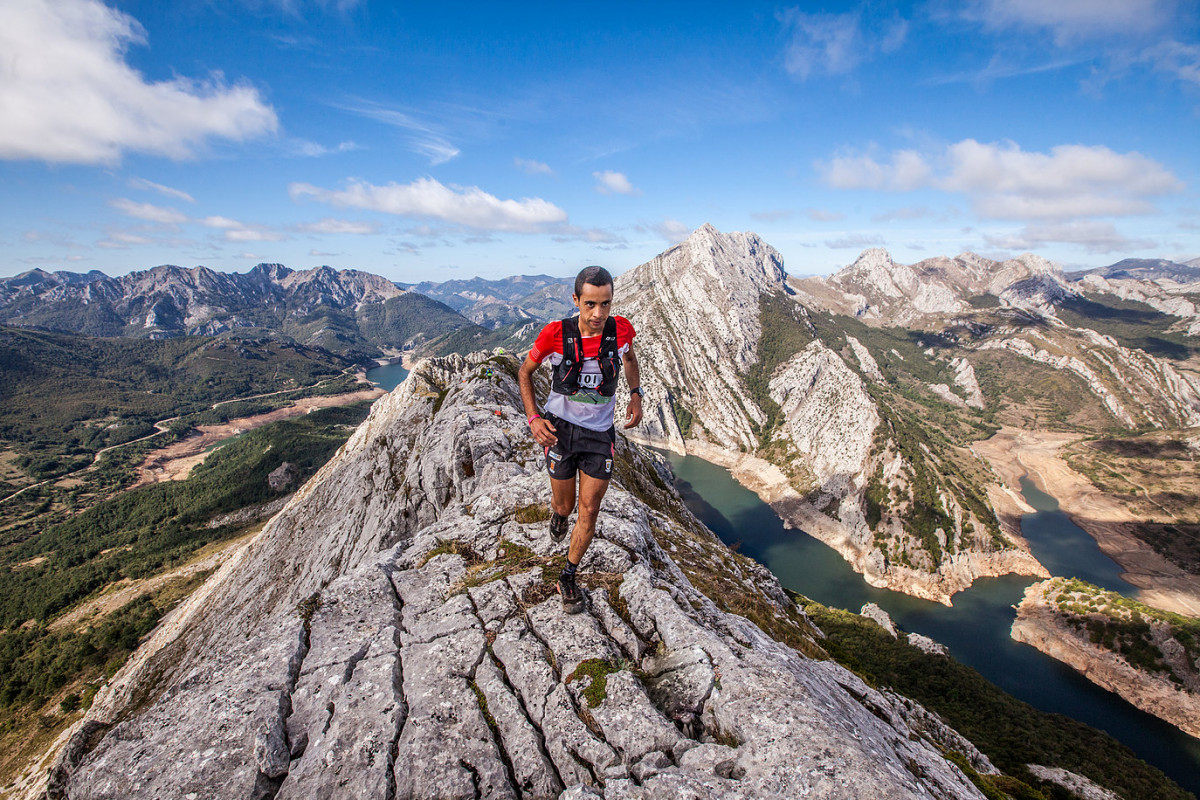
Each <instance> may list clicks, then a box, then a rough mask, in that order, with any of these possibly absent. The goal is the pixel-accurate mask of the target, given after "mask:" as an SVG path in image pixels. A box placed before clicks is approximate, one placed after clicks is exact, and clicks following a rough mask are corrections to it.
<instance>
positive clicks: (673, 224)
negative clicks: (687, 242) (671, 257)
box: [650, 217, 692, 244]
mask: <svg viewBox="0 0 1200 800" xmlns="http://www.w3.org/2000/svg"><path fill="white" fill-rule="evenodd" d="M650 229H651V230H652V231H654V232H655V233H657V234H658V235H659V236H661V237H662V238H664V239H666V240H667V241H668V242H669V243H671V244H676V243H678V242H682V241H683V240H684V239H686V238H687V237H688V234H690V233H691V232H692V229H691V228H689V227H688V226H687V225H685V224H684V223H682V222H680V221H679V220H677V219H671V218H670V217H667V218H666V219H664V220H663V221H662V222H659V223H657V224H655V225H651V226H650Z"/></svg>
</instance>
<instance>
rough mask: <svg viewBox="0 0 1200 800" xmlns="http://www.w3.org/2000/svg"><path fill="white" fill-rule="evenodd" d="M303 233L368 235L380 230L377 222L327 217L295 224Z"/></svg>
mask: <svg viewBox="0 0 1200 800" xmlns="http://www.w3.org/2000/svg"><path fill="white" fill-rule="evenodd" d="M295 230H297V231H299V232H301V233H352V234H360V235H366V234H371V233H378V232H379V224H378V223H376V222H359V221H356V220H350V219H334V218H333V217H326V218H325V219H323V220H320V221H319V222H305V223H301V224H299V225H296V226H295Z"/></svg>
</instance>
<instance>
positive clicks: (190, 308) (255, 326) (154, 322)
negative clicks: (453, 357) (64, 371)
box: [0, 264, 492, 356]
mask: <svg viewBox="0 0 1200 800" xmlns="http://www.w3.org/2000/svg"><path fill="white" fill-rule="evenodd" d="M0 323H4V324H8V325H19V326H24V327H36V328H45V329H49V330H55V331H63V332H70V333H84V334H89V335H93V336H125V337H136V338H150V339H161V338H169V337H175V336H182V335H207V336H212V335H217V334H222V333H229V332H239V333H243V334H245V335H249V336H255V335H264V334H265V335H275V336H283V337H285V338H287V339H290V340H292V341H295V342H298V343H300V344H303V345H306V346H310V347H323V348H325V349H326V350H329V351H331V352H335V353H344V354H358V355H362V356H375V355H380V354H382V353H383V352H385V351H394V350H399V349H404V348H422V347H432V346H434V343H435V342H436V341H437V340H439V339H440V338H443V337H446V336H448V335H450V334H453V333H456V332H460V331H466V332H468V333H470V332H472V331H475V332H478V333H479V334H481V335H482V334H487V335H488V336H491V335H492V334H491V332H490V331H489V330H487V329H483V328H480V327H479V326H476V325H474V324H472V323H471V322H470V321H469V320H467V319H465V318H463V317H462V316H460V315H459V314H457V313H455V311H454V310H453V309H452V308H449V307H448V306H446V305H444V304H442V303H439V302H437V301H435V300H432V299H430V298H429V297H426V296H425V295H423V294H419V293H417V292H413V291H406V290H404V289H401V288H400V287H399V286H397V285H396V284H394V283H392V282H391V281H389V280H386V279H385V278H381V277H380V276H378V275H372V274H370V273H367V272H361V271H359V270H333V269H331V268H330V267H318V268H316V269H311V270H303V271H294V270H290V269H288V268H287V267H284V266H282V265H280V264H259V265H258V266H256V267H254V268H253V269H251V270H250V271H249V272H246V273H226V272H217V271H215V270H211V269H208V268H206V267H196V268H194V269H184V268H181V267H176V266H161V267H155V268H154V269H150V270H146V271H141V272H132V273H130V274H128V275H124V276H121V277H117V278H112V277H109V276H107V275H105V274H103V273H101V272H97V271H92V272H89V273H87V274H84V275H81V274H78V273H71V272H53V273H50V272H45V271H43V270H32V271H29V272H25V273H22V274H20V275H17V276H16V277H14V278H7V279H4V280H0Z"/></svg>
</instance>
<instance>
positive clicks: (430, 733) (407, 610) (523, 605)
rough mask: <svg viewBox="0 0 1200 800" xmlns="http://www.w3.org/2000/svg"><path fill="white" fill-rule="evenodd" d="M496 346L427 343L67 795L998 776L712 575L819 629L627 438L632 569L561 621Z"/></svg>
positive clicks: (609, 792) (538, 482) (70, 752)
mask: <svg viewBox="0 0 1200 800" xmlns="http://www.w3.org/2000/svg"><path fill="white" fill-rule="evenodd" d="M486 357H487V356H486V354H484V355H482V356H476V357H472V358H468V359H461V358H447V359H441V360H438V361H430V362H424V363H422V364H419V365H418V366H417V368H416V369H415V370H414V371H413V374H412V375H411V376H410V377H409V380H408V382H406V383H405V384H404V385H402V386H401V387H400V388H398V389H397V390H396V391H395V392H393V394H392V395H391V396H390V397H387V398H384V399H383V400H381V401H380V402H378V403H377V404H376V405H375V407H374V408H373V409H372V412H371V415H370V417H369V418H368V419H367V421H366V422H364V423H363V425H362V427H361V428H360V429H359V431H358V432H356V433H355V435H354V436H353V437H351V440H350V441H349V442H348V443H347V445H346V446H345V447H344V448H343V449H342V450H341V451H340V453H339V454H338V455H337V456H336V457H335V458H334V459H333V460H332V461H331V462H329V463H328V464H327V465H326V466H325V467H324V468H323V469H322V470H321V471H320V472H319V473H318V475H317V476H316V477H315V478H314V479H313V480H312V481H310V482H309V483H308V484H307V485H306V486H305V487H303V488H302V489H301V490H300V491H299V492H297V494H296V495H295V497H294V499H293V500H292V501H291V502H290V503H289V505H288V506H287V508H285V509H284V511H282V512H281V513H280V515H279V516H277V517H276V518H275V519H273V520H272V521H271V522H270V523H268V524H267V526H266V528H265V529H264V530H263V532H262V533H261V534H260V535H259V538H258V539H257V540H256V541H255V542H254V543H253V544H252V545H250V546H248V547H246V548H245V550H244V551H242V552H241V553H240V554H239V555H238V556H236V557H234V558H232V559H230V561H228V562H227V563H226V565H225V566H224V567H222V569H221V570H220V571H219V572H218V573H217V574H216V575H214V576H213V577H212V578H211V579H210V581H209V583H207V584H206V585H205V587H203V588H202V589H201V590H200V591H199V592H198V593H197V595H195V596H194V597H193V598H192V599H190V600H189V601H188V603H186V604H185V605H184V606H183V607H181V608H180V609H179V610H178V611H176V612H175V614H173V615H172V617H171V618H170V619H169V620H168V622H167V623H164V625H162V626H160V628H159V629H158V630H156V632H155V633H154V634H153V635H152V637H151V640H150V642H148V643H147V645H146V647H147V648H148V650H147V652H148V653H152V654H154V655H148V656H146V657H145V658H138V657H135V658H134V659H132V660H131V661H130V662H129V664H128V665H127V666H126V668H125V669H123V670H122V672H121V673H119V674H118V676H117V677H116V678H115V679H114V681H113V684H112V686H110V687H109V688H108V689H106V690H105V692H104V693H102V695H101V696H100V697H98V698H97V702H96V703H95V704H94V705H93V708H92V710H91V711H89V713H88V716H87V717H86V718H85V722H84V723H83V724H82V725H81V726H80V728H79V729H78V730H77V731H76V734H75V737H74V739H73V741H72V742H71V744H70V746H69V747H68V749H67V752H66V754H65V755H64V757H63V759H62V762H61V763H60V765H59V769H58V770H57V773H56V779H55V780H56V782H55V786H56V787H57V789H56V792H59V793H60V794H61V795H62V796H67V797H71V798H97V799H98V798H121V800H126V798H133V797H187V796H189V795H191V794H194V795H195V796H203V797H213V798H226V797H228V798H243V797H246V796H251V797H263V798H267V797H290V798H298V797H330V798H340V797H346V798H350V797H355V798H359V797H364V798H369V797H377V798H388V797H396V798H410V797H411V798H424V797H496V798H502V797H513V798H516V797H555V796H560V797H579V798H583V797H607V798H617V797H642V798H665V797H676V796H680V793H683V794H684V795H686V796H691V797H698V798H704V797H712V798H717V797H721V798H725V797H743V798H756V797H768V796H806V797H815V798H843V797H889V798H914V799H915V798H925V797H929V796H936V797H943V798H979V797H981V796H982V795H980V794H979V792H978V791H977V790H976V789H975V788H974V786H973V785H972V784H971V783H970V782H969V781H968V780H967V779H966V778H965V777H964V776H963V775H962V773H961V772H960V771H959V770H958V769H957V767H955V766H953V765H952V764H950V763H949V762H947V761H946V760H945V759H944V758H943V756H942V755H941V752H940V750H939V749H938V746H937V745H936V744H935V742H937V741H939V739H937V738H935V736H934V734H932V733H923V732H922V731H923V730H928V731H934V730H935V728H936V726H935V725H933V724H932V723H930V724H928V725H926V726H925V727H924V728H919V727H916V726H914V724H912V723H910V722H909V721H908V720H910V719H917V718H918V717H920V716H921V715H920V714H919V713H917V712H915V711H914V709H915V708H916V706H915V704H913V705H911V706H908V707H905V705H904V703H902V702H901V701H900V700H897V699H894V698H889V697H887V696H885V695H882V694H880V693H878V692H875V691H874V690H872V689H870V688H869V687H867V686H866V685H865V684H863V683H862V682H861V681H859V680H858V679H857V678H856V677H855V676H854V675H852V674H851V673H850V672H848V671H846V670H845V669H842V668H841V667H839V666H837V665H835V664H833V663H832V662H827V661H815V660H812V659H809V658H807V657H806V656H804V655H802V654H801V653H799V652H798V651H796V650H793V649H791V648H789V647H787V646H785V645H783V644H781V643H779V642H778V641H775V640H774V639H771V638H770V637H768V636H767V635H766V634H764V633H763V631H762V630H760V629H759V628H758V627H756V626H755V625H754V624H752V623H751V622H750V621H748V620H746V619H744V618H742V617H738V616H735V615H732V614H729V613H727V612H724V611H722V610H721V609H720V608H719V607H718V606H717V605H716V604H715V603H714V602H713V601H712V600H711V599H710V598H709V597H707V596H706V595H705V594H703V593H702V592H700V591H699V590H698V589H697V588H696V586H695V585H693V583H692V581H691V579H690V578H689V577H688V574H692V575H696V576H697V577H698V578H699V577H703V578H704V579H706V580H712V579H713V578H714V576H716V577H720V576H723V575H728V576H729V578H730V579H733V580H736V581H739V583H738V585H740V586H742V587H744V590H745V591H748V592H754V593H756V596H757V598H758V602H761V603H763V604H765V607H768V608H772V609H774V612H773V613H776V614H777V615H779V618H780V619H788V620H791V622H790V623H788V624H790V625H793V626H794V628H795V635H796V636H799V637H811V638H813V639H814V640H815V638H816V637H817V636H818V634H817V633H816V632H815V630H814V629H811V628H809V627H807V626H808V623H807V622H806V619H805V618H804V616H803V613H802V612H800V611H799V610H798V609H796V608H795V607H794V606H791V605H790V600H788V598H787V597H786V595H785V594H784V593H783V592H782V590H781V589H780V588H779V586H778V584H777V583H775V582H774V581H773V579H771V578H770V576H769V573H763V574H759V573H758V572H754V573H753V576H754V579H753V580H748V579H747V580H743V579H742V578H737V577H736V576H733V575H730V574H729V570H731V569H734V567H731V566H729V564H730V563H733V562H731V561H730V555H729V554H728V551H726V550H725V549H724V547H723V545H721V543H720V542H719V541H718V540H716V538H715V537H714V536H713V535H712V534H711V533H710V532H708V531H707V529H706V528H704V527H703V526H702V525H701V524H700V523H699V522H698V521H697V520H696V519H695V518H694V517H692V516H691V515H690V514H689V513H688V512H687V510H686V508H685V507H684V506H683V505H682V503H681V502H680V501H679V498H678V496H677V495H675V494H674V492H673V491H671V490H670V489H669V488H667V485H666V484H662V483H661V480H660V482H659V483H655V481H654V480H653V479H652V477H651V476H652V475H654V474H656V473H655V471H654V470H655V468H654V466H653V464H654V459H653V458H652V457H651V456H650V455H648V454H646V453H644V452H643V451H641V450H640V449H639V448H637V447H633V446H629V445H627V444H626V443H625V442H624V440H621V442H620V443H619V448H618V451H617V459H618V462H619V464H620V469H619V470H618V479H617V480H616V481H614V484H613V486H612V487H611V488H610V491H609V494H608V496H607V497H606V500H605V505H604V508H603V509H602V512H601V518H602V524H601V526H600V529H599V532H598V534H597V539H596V542H597V543H604V544H605V545H607V549H608V551H610V554H609V555H605V556H604V557H603V558H602V559H599V558H598V559H597V560H596V564H597V566H598V567H603V566H606V565H608V564H610V563H616V561H617V560H616V559H615V556H614V555H612V554H615V553H622V554H624V555H623V559H624V561H623V562H622V563H624V564H626V565H627V567H626V568H625V570H624V572H623V573H620V574H613V573H609V572H605V571H603V570H598V569H597V568H595V567H589V566H588V564H587V562H585V564H584V566H583V567H582V568H581V575H580V580H581V583H582V585H583V586H585V587H586V588H587V591H588V593H589V594H590V595H591V603H590V604H589V608H588V611H587V612H586V613H583V614H578V615H571V616H568V615H564V614H563V613H562V612H561V608H560V605H559V600H558V598H557V596H556V595H554V594H553V591H552V589H551V588H550V585H551V582H552V580H553V575H554V571H553V563H554V562H553V561H552V559H553V557H554V556H555V555H556V554H558V553H560V552H561V548H560V547H557V546H555V545H554V544H553V543H552V542H551V541H550V538H549V533H548V531H547V530H546V526H545V524H544V523H531V524H524V523H521V522H519V521H518V520H517V518H516V516H515V510H516V509H517V508H521V507H524V506H528V505H530V504H532V503H544V502H546V501H547V499H548V491H549V487H548V486H547V481H546V480H545V476H544V472H543V471H542V469H541V467H540V460H541V459H540V455H541V454H540V451H539V449H538V448H536V447H535V446H532V445H531V444H530V443H529V439H528V434H527V430H526V425H525V421H524V419H523V417H522V416H521V414H520V410H519V409H520V405H519V396H518V392H517V387H516V383H515V381H514V380H512V379H511V377H510V373H509V371H508V368H507V367H503V364H502V368H501V369H498V370H496V373H497V374H498V376H499V377H498V379H484V378H479V377H478V375H479V371H478V369H476V367H477V365H478V364H479V363H480V362H481V360H482V359H483V358H486ZM504 363H507V364H509V365H510V366H515V364H512V362H504ZM430 395H433V396H432V397H431V396H430ZM439 398H440V402H439V403H438V404H437V405H438V410H437V411H436V413H435V412H434V405H435V402H434V401H435V399H439ZM496 410H499V411H500V412H501V413H500V415H496V414H495V413H493V412H494V411H496ZM668 545H669V547H668ZM672 548H673V549H674V552H675V553H677V554H679V555H680V556H681V557H682V555H683V554H684V552H685V551H686V552H687V553H688V559H689V560H688V561H687V562H685V563H686V565H687V567H688V569H689V570H691V572H690V573H687V572H685V571H684V569H682V568H681V566H680V564H679V563H676V561H675V560H674V558H673V556H672V553H671V549H672ZM734 562H736V559H734ZM738 569H741V568H740V567H738ZM747 569H748V567H747ZM744 574H749V573H744ZM547 576H548V577H549V579H548V580H547ZM760 587H762V588H760ZM618 631H619V633H617V632H618ZM814 646H815V645H814ZM588 660H598V661H595V662H593V663H601V662H602V663H604V664H606V665H607V667H606V670H607V674H606V680H607V684H606V688H605V691H604V692H603V693H602V696H600V697H589V696H588V693H587V691H586V690H588V689H589V688H590V686H591V684H590V683H589V682H588V681H590V680H591V678H587V679H579V678H576V679H575V680H568V679H569V678H571V677H572V673H573V671H574V670H575V669H576V667H578V665H579V664H580V663H582V662H584V661H588ZM593 700H597V701H598V702H593ZM943 734H945V732H944V731H943V732H942V733H938V734H937V736H942V735H943Z"/></svg>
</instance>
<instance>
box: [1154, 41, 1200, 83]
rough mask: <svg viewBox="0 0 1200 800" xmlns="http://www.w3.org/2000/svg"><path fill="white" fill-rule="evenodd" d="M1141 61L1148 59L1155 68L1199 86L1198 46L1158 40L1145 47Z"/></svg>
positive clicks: (1199, 50)
mask: <svg viewBox="0 0 1200 800" xmlns="http://www.w3.org/2000/svg"><path fill="white" fill-rule="evenodd" d="M1139 60H1141V61H1148V62H1150V63H1151V64H1153V65H1154V67H1155V69H1158V70H1159V71H1161V72H1169V73H1172V74H1174V75H1175V77H1177V78H1179V79H1180V80H1181V81H1185V82H1187V83H1190V84H1193V85H1195V86H1200V46H1197V45H1194V44H1183V43H1181V42H1176V41H1173V40H1172V41H1167V42H1160V43H1159V44H1156V45H1154V46H1152V47H1149V48H1147V49H1146V50H1145V51H1144V52H1143V53H1142V55H1141V57H1140V59H1139Z"/></svg>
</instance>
